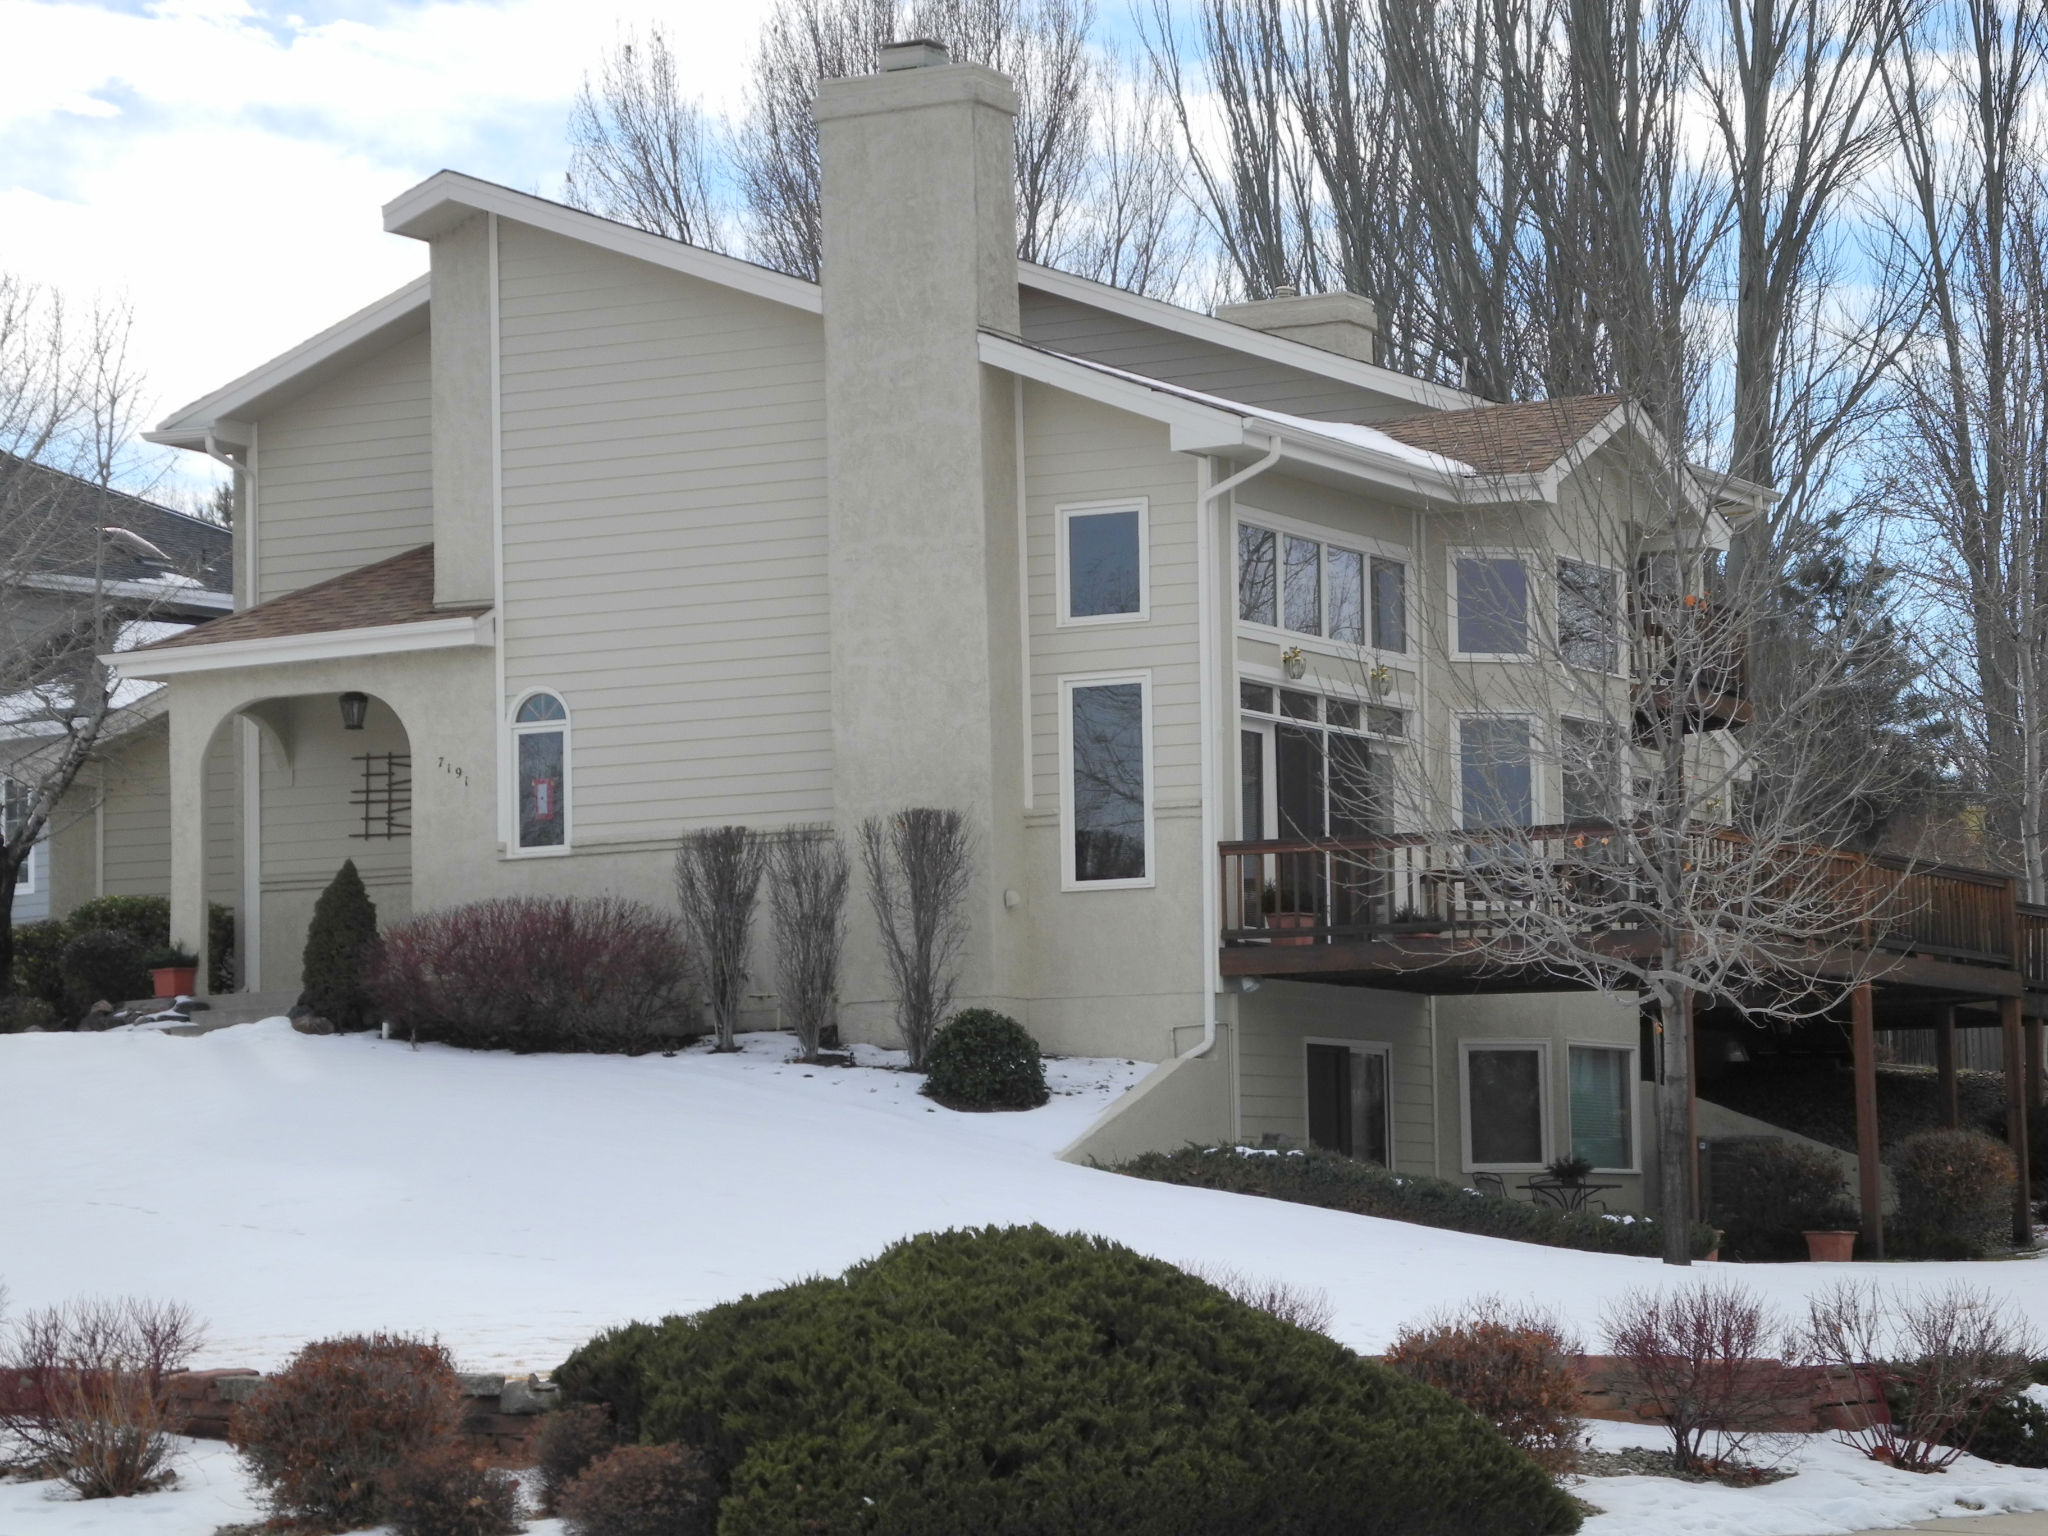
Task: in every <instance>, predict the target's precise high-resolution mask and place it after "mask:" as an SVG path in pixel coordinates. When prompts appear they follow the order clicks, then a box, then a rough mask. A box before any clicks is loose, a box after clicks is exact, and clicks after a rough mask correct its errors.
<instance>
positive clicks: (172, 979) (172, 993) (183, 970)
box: [149, 965, 199, 999]
mask: <svg viewBox="0 0 2048 1536" xmlns="http://www.w3.org/2000/svg"><path fill="white" fill-rule="evenodd" d="M149 979H150V981H151V982H153V983H154V984H155V986H156V995H157V996H158V997H159V998H162V999H168V998H174V997H190V996H191V995H192V989H193V988H194V987H196V986H198V985H199V967H198V966H196V965H160V966H158V967H157V968H156V969H155V970H153V971H151V972H150V973H149Z"/></svg>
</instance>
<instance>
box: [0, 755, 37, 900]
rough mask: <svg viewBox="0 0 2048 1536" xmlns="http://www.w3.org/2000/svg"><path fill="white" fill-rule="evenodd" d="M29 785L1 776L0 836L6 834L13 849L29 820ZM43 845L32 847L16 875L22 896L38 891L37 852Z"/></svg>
mask: <svg viewBox="0 0 2048 1536" xmlns="http://www.w3.org/2000/svg"><path fill="white" fill-rule="evenodd" d="M28 799H29V795H28V787H27V786H26V785H24V784H22V783H20V782H19V781H17V780H14V779H4V778H0V836H4V837H5V838H6V841H7V846H8V848H9V850H10V851H11V850H12V849H13V847H14V839H15V835H16V834H17V833H18V832H19V831H20V830H21V827H22V824H23V823H24V822H25V821H27V820H28ZM40 846H41V845H40V844H38V845H37V846H36V847H32V848H30V849H29V851H28V857H27V858H26V859H24V860H23V861H22V863H21V867H20V868H19V870H17V871H16V873H15V877H14V889H15V891H16V893H17V894H19V895H22V896H33V895H34V894H35V891H36V854H37V850H38V848H39V847H40Z"/></svg>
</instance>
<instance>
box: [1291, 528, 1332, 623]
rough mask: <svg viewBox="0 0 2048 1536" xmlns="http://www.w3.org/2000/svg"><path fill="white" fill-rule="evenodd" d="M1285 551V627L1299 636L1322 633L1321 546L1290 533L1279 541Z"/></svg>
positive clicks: (1312, 540)
mask: <svg viewBox="0 0 2048 1536" xmlns="http://www.w3.org/2000/svg"><path fill="white" fill-rule="evenodd" d="M1281 542H1282V543H1283V544H1284V546H1285V548H1286V555H1287V561H1286V575H1285V578H1284V585H1283V588H1282V602H1283V604H1284V605H1285V607H1286V610H1287V612H1286V623H1287V627H1288V628H1289V629H1291V630H1293V631H1294V632H1295V633H1296V634H1300V635H1320V634H1321V633H1322V632H1323V546H1322V545H1320V544H1318V543H1317V542H1316V541H1315V540H1314V539H1297V538H1296V537H1294V535H1293V534H1291V533H1290V534H1289V535H1287V537H1286V538H1285V539H1284V540H1282V541H1281Z"/></svg>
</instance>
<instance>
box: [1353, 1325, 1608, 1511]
mask: <svg viewBox="0 0 2048 1536" xmlns="http://www.w3.org/2000/svg"><path fill="white" fill-rule="evenodd" d="M1579 1353H1580V1349H1579V1344H1578V1341H1577V1339H1575V1338H1574V1337H1573V1336H1572V1334H1571V1333H1570V1331H1569V1330H1568V1329H1567V1328H1566V1326H1565V1324H1564V1323H1563V1322H1562V1321H1561V1320H1560V1319H1559V1318H1558V1317H1557V1316H1556V1314H1554V1313H1551V1312H1546V1311H1543V1310H1541V1309H1539V1308H1535V1307H1511V1306H1509V1305H1508V1303H1506V1302H1505V1301H1503V1300H1501V1299H1500V1298H1499V1297H1498V1296H1486V1297H1481V1298H1480V1299H1479V1300H1477V1301H1474V1302H1471V1303H1469V1304H1468V1305H1467V1306H1465V1307H1464V1308H1463V1309H1462V1310H1446V1311H1443V1312H1439V1313H1437V1314H1436V1315H1435V1316H1433V1317H1431V1318H1429V1319H1427V1320H1426V1321H1424V1322H1423V1323H1422V1324H1421V1325H1420V1326H1415V1325H1410V1326H1408V1327H1405V1328H1403V1329H1402V1330H1401V1331H1400V1333H1399V1334H1398V1335H1396V1336H1395V1339H1394V1347H1393V1348H1392V1349H1391V1350H1389V1351H1388V1352H1387V1357H1386V1363H1387V1364H1388V1365H1389V1366H1391V1367H1393V1368H1394V1369H1395V1370H1397V1371H1399V1372H1400V1373H1401V1374H1402V1375H1403V1376H1407V1377H1410V1378H1412V1379H1413V1380H1416V1381H1419V1382H1422V1383H1424V1384H1425V1385H1427V1386H1432V1387H1435V1388H1437V1389H1438V1390H1440V1391H1443V1392H1447V1393H1449V1394H1450V1395H1451V1396H1452V1397H1455V1398H1456V1399H1457V1400H1458V1401H1459V1402H1461V1403H1463V1404H1464V1405H1465V1406H1466V1407H1468V1408H1470V1409H1471V1410H1472V1411H1473V1412H1475V1413H1477V1414H1478V1415H1479V1416H1480V1417H1481V1418H1483V1419H1485V1420H1486V1422H1487V1423H1489V1424H1491V1425H1492V1426H1493V1427H1494V1428H1495V1429H1497V1430H1499V1431H1500V1433H1501V1434H1502V1435H1503V1436H1504V1437H1506V1439H1507V1440H1508V1441H1509V1442H1510V1443H1511V1444H1513V1445H1515V1446H1517V1447H1518V1448H1519V1449H1521V1450H1522V1451H1524V1452H1526V1453H1527V1454H1528V1455H1529V1457H1530V1458H1531V1459H1532V1460H1533V1461H1535V1463H1536V1464H1537V1465H1538V1466H1540V1467H1542V1468H1543V1470H1544V1471H1546V1472H1549V1473H1552V1474H1553V1475H1556V1474H1562V1473H1566V1472H1570V1471H1572V1470H1573V1469H1574V1468H1575V1467H1576V1466H1577V1465H1578V1459H1579V1449H1580V1443H1581V1441H1582V1439H1583V1438H1584V1428H1583V1423H1582V1421H1581V1419H1580V1417H1579V1381H1578V1377H1577V1376H1576V1375H1575V1374H1574V1373H1573V1371H1572V1365H1571V1361H1572V1356H1574V1355H1576V1354H1579Z"/></svg>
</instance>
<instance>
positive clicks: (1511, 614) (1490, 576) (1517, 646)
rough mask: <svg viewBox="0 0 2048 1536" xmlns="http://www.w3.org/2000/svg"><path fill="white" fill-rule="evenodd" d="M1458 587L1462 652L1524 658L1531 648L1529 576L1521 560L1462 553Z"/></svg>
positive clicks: (1455, 567)
mask: <svg viewBox="0 0 2048 1536" xmlns="http://www.w3.org/2000/svg"><path fill="white" fill-rule="evenodd" d="M1452 569H1453V580H1454V581H1455V583H1456V586H1457V602H1458V645H1457V648H1458V651H1459V652H1460V654H1462V655H1466V656H1523V655H1527V654H1528V650H1529V573H1528V571H1527V570H1525V569H1524V568H1523V566H1522V562H1521V561H1519V560H1514V559H1506V558H1497V557H1494V556H1490V555H1461V556H1459V557H1458V559H1457V560H1456V561H1455V562H1454V564H1453V568H1452Z"/></svg>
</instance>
